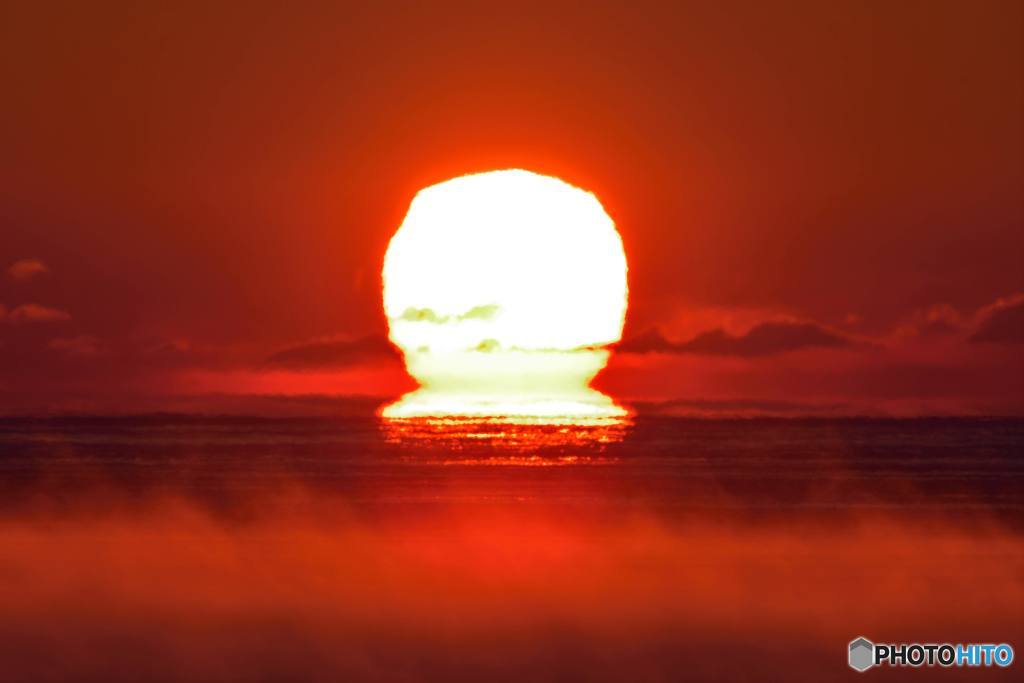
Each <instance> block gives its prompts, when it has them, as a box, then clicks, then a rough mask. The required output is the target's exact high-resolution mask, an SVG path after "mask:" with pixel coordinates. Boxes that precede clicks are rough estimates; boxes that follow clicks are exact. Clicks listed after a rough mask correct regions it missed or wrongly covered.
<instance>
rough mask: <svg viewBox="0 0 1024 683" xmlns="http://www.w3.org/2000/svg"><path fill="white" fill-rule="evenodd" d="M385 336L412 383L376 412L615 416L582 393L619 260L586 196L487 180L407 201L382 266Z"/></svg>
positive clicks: (619, 302)
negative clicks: (414, 382) (399, 352)
mask: <svg viewBox="0 0 1024 683" xmlns="http://www.w3.org/2000/svg"><path fill="white" fill-rule="evenodd" d="M383 275H384V311H385V314H386V315H387V319H388V326H389V329H390V337H391V340H392V341H393V342H394V343H395V344H396V345H397V346H398V347H399V348H401V350H402V351H403V353H404V355H405V360H406V366H407V368H408V370H409V372H410V374H412V376H413V377H414V378H416V380H417V381H418V382H419V383H420V385H421V388H420V389H419V390H417V391H415V392H412V393H411V394H408V395H406V396H405V397H403V398H402V399H401V400H399V401H398V402H396V403H394V404H392V405H390V406H388V407H387V408H385V410H384V415H385V416H387V417H412V416H425V415H431V416H449V415H470V416H481V415H505V416H555V415H566V416H573V415H575V416H594V415H598V416H600V415H608V416H612V415H619V414H622V412H623V411H622V409H621V408H619V407H618V406H616V405H615V404H614V403H613V402H612V401H611V399H609V398H608V397H607V396H604V395H603V394H600V393H599V392H597V391H595V390H593V389H591V388H589V382H590V380H591V379H593V377H594V375H595V374H596V373H597V372H598V371H600V369H601V368H602V367H604V364H605V362H606V361H607V357H608V351H607V350H606V349H605V348H604V347H605V346H607V345H608V344H611V343H614V342H616V341H618V340H619V339H620V337H621V335H622V325H623V321H624V318H625V313H626V300H627V284H626V258H625V254H624V252H623V249H622V240H621V239H620V237H619V234H618V232H616V230H615V224H614V223H613V222H612V220H611V218H609V216H608V214H607V213H605V211H604V209H603V208H602V206H601V204H600V202H598V200H597V198H596V197H594V195H592V194H590V193H589V192H585V191H584V190H581V189H579V188H576V187H573V186H572V185H569V184H568V183H565V182H563V181H561V180H559V179H557V178H552V177H549V176H542V175H538V174H535V173H530V172H528V171H521V170H507V171H492V172H489V173H480V174H476V175H469V176H463V177H460V178H455V179H453V180H449V181H446V182H443V183H440V184H438V185H434V186H432V187H428V188H426V189H424V190H422V191H421V192H419V194H417V195H416V197H415V199H413V202H412V205H411V206H410V207H409V212H408V214H407V215H406V217H405V220H404V221H403V222H402V225H401V227H400V228H399V229H398V232H397V233H396V234H395V236H394V237H393V238H392V240H391V243H390V245H389V246H388V250H387V254H386V256H385V259H384V273H383Z"/></svg>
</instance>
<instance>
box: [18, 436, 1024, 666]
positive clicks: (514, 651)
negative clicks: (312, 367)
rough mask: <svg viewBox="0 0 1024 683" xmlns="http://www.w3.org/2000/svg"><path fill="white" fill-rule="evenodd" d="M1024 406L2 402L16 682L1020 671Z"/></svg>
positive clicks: (1022, 643) (1023, 631)
mask: <svg viewBox="0 0 1024 683" xmlns="http://www.w3.org/2000/svg"><path fill="white" fill-rule="evenodd" d="M1022 446H1024V422H1022V421H1012V420H909V421H888V420H838V421H824V420H764V421H758V420H734V421H707V420H679V419H646V420H645V419H641V420H637V421H635V422H634V423H632V424H628V425H623V424H620V425H611V426H609V425H597V426H595V425H589V426H588V425H569V426H537V425H482V426H481V425H466V424H455V425H452V424H433V423H391V424H387V425H383V424H381V423H378V422H377V421H376V420H373V419H349V420H341V419H339V420H245V419H206V418H171V417H153V418H130V419H129V418H121V419H61V420H57V419H53V420H0V680H4V681H35V680H53V681H57V680H90V681H91V680H95V681H141V680H156V681H163V680H168V681H169V680H200V681H236V680H244V681H251V680H258V681H276V680H323V681H339V680H344V681H362V680H368V681H432V680H437V681H495V680H515V681H524V680H527V681H548V680H550V681H581V680H593V681H644V680H658V681H662V680H663V681H678V680H700V681H706V680H751V681H765V680H805V681H825V680H834V679H837V680H841V679H849V680H864V679H862V678H860V677H861V676H865V677H871V678H881V679H892V678H903V679H907V680H933V679H936V678H940V679H943V678H957V679H959V678H965V679H970V678H985V679H1000V680H1010V679H1012V678H1014V677H1015V675H1016V674H1018V673H1019V671H1018V669H1019V668H1020V666H1021V665H1022V662H1016V663H1015V664H1014V665H1013V666H1012V667H1011V668H1010V669H1009V670H995V669H986V670H977V669H949V670H944V669H943V670H940V669H921V670H913V669H911V670H895V669H891V670H875V671H870V672H868V673H866V674H857V673H855V672H853V671H852V670H850V669H849V668H848V667H847V665H846V645H847V642H848V641H849V640H851V639H853V638H854V637H856V636H859V635H864V636H867V637H868V638H871V639H873V640H876V641H903V640H909V641H921V642H936V641H938V642H945V641H952V642H958V641H963V642H1008V643H1010V644H1012V645H1014V646H1015V647H1016V648H1017V650H1018V654H1020V652H1021V648H1022V647H1024V638H1022V636H1024V619H1022V616H1024V496H1022V494H1021V491H1022V486H1021V484H1022V483H1024V448H1022Z"/></svg>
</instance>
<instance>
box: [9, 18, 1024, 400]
mask: <svg viewBox="0 0 1024 683" xmlns="http://www.w3.org/2000/svg"><path fill="white" fill-rule="evenodd" d="M38 4H39V3H36V5H38ZM681 4H682V3H651V4H649V5H645V4H643V3H629V4H628V6H627V5H624V4H622V3H614V4H603V3H596V2H595V3H587V4H586V7H585V8H584V7H583V5H580V4H579V3H571V4H560V3H557V2H550V1H549V2H544V3H537V4H528V3H515V4H512V5H505V6H499V5H494V4H493V3H472V4H471V3H465V4H462V3H460V4H449V3H427V4H425V5H426V6H421V5H420V4H409V5H399V4H387V6H386V7H385V6H378V3H359V4H355V6H353V7H343V6H340V4H335V5H334V6H331V7H326V6H325V7H319V8H314V7H313V6H312V4H309V3H301V5H302V6H301V7H288V6H285V5H283V4H281V3H267V4H266V6H261V5H262V3H246V4H245V6H244V7H242V6H238V5H229V4H225V5H223V6H220V7H210V6H207V4H206V3H166V5H165V6H164V7H162V8H160V9H157V8H156V5H155V4H153V3H144V4H142V5H132V4H130V3H124V4H123V5H121V6H118V5H115V4H104V5H103V8H102V9H100V8H97V7H96V6H93V5H86V4H83V3H67V5H66V6H64V7H61V6H60V3H44V4H43V5H44V6H33V4H31V3H21V4H20V6H17V7H15V6H12V4H10V3H9V4H8V6H5V7H4V8H2V9H0V85H2V87H3V93H4V95H3V98H4V105H3V106H2V107H0V150H2V153H0V230H2V235H3V239H2V240H0V260H2V263H0V267H2V268H3V271H2V272H0V306H2V308H0V312H2V315H0V318H2V319H0V412H4V413H11V412H36V411H42V410H108V409H109V410H126V409H140V410H148V409H165V408H171V409H184V410H190V409H197V410H205V409H220V408H224V407H225V406H228V407H229V408H230V407H232V406H236V405H240V404H236V403H231V402H230V401H227V399H218V401H220V402H219V403H216V404H214V403H210V402H209V401H210V400H212V399H209V398H207V399H204V400H205V401H207V402H203V401H190V400H189V399H187V398H186V397H188V396H193V395H196V394H210V393H216V394H236V395H251V394H257V395H261V394H262V395H277V394H289V395H299V394H316V395H319V394H326V395H349V394H367V393H371V394H377V395H393V394H394V393H396V392H399V391H401V390H402V389H404V388H407V387H408V380H407V379H405V378H404V376H403V373H402V371H401V368H400V367H399V366H397V365H396V364H395V362H394V361H393V360H392V359H390V358H389V357H388V356H387V354H386V353H381V351H380V349H381V345H380V344H379V342H378V341H377V340H379V338H380V337H381V335H383V334H384V332H385V326H384V320H383V316H382V313H381V305H380V276H379V271H380V265H381V260H382V258H383V252H384V249H385V248H386V246H387V241H388V239H389V238H390V235H391V234H392V232H393V230H394V229H395V227H396V226H397V225H398V223H399V222H400V220H401V218H402V215H403V214H404V212H405V209H406V207H407V206H408V202H409V200H410V199H411V197H412V195H413V194H414V193H415V191H416V190H418V189H419V188H421V187H423V186H426V185H429V184H431V183H434V182H438V181H440V180H444V179H446V178H449V177H452V176H455V175H460V174H463V173H467V172H472V171H480V170H488V169H493V168H507V167H522V168H528V169H531V170H536V171H539V172H544V173H550V174H554V175H557V176H560V177H562V178H564V179H566V180H568V181H569V182H572V183H573V184H576V185H579V186H581V187H584V188H587V189H589V190H592V191H594V192H595V193H596V194H597V195H598V197H599V198H600V199H601V200H602V202H603V203H604V205H605V207H606V208H607V209H608V211H609V213H610V214H611V215H612V216H613V217H614V218H615V220H616V222H617V224H618V227H619V230H620V232H621V234H622V236H623V239H624V242H625V245H626V250H627V255H628V258H629V263H630V287H631V299H630V311H629V314H628V319H627V338H628V340H627V342H626V343H625V344H624V346H623V349H622V350H621V352H620V353H619V354H617V355H616V357H615V358H614V359H613V361H612V364H611V366H610V367H609V369H608V370H607V371H606V373H605V374H604V375H603V376H602V377H600V378H599V385H600V386H602V387H604V388H606V389H608V390H609V391H612V392H614V393H615V394H616V395H618V396H621V397H624V398H626V399H628V400H631V401H634V402H636V401H639V402H651V401H674V402H673V403H670V404H664V405H663V406H662V407H663V408H664V407H666V405H667V406H670V407H672V409H677V410H682V411H697V412H722V411H726V412H729V411H737V412H743V411H747V410H752V411H758V410H768V411H770V412H786V413H789V412H801V411H813V412H819V411H825V412H879V413H901V414H903V413H910V414H918V413H932V412H943V413H945V412H968V413H986V412H995V413H1016V414H1020V413H1022V412H1024V354H1022V351H1024V345H1022V342H1024V323H1022V318H1024V304H1022V303H1021V299H1020V298H1019V297H1020V293H1022V292H1024V268H1022V267H1021V264H1022V263H1024V258H1022V257H1024V197H1022V191H1021V188H1022V187H1024V123H1022V122H1024V42H1022V38H1024V35H1022V33H1024V29H1022V27H1024V12H1022V9H1021V6H1020V4H1019V3H1014V2H975V3H969V2H959V3H943V2H928V3H910V2H906V3H861V2H848V3H847V2H844V3H792V2H784V3H754V2H749V3H701V4H700V5H696V4H694V5H688V6H684V7H680V6H677V5H681ZM364 5H365V6H364ZM371 5H372V6H371ZM655 330H656V331H657V332H655ZM716 330H722V331H721V332H716ZM311 345H312V346H311ZM260 405H264V404H260ZM265 405H270V404H269V403H268V404H265ZM281 405H282V404H280V403H274V406H275V408H274V409H275V410H276V409H279V408H280V406H281ZM288 405H289V406H291V407H288V408H287V409H288V410H306V409H313V408H312V406H315V405H318V404H316V403H315V401H312V400H309V401H306V402H303V403H301V405H300V406H299V407H298V408H296V407H295V403H294V402H292V403H288ZM332 405H333V404H332ZM210 406H214V407H210ZM332 409H333V408H332Z"/></svg>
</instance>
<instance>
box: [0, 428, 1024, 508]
mask: <svg viewBox="0 0 1024 683" xmlns="http://www.w3.org/2000/svg"><path fill="white" fill-rule="evenodd" d="M453 482H457V483H459V484H460V486H451V485H450V484H452V483H453ZM99 484H103V485H105V486H107V487H109V488H113V489H116V490H119V491H121V492H123V493H124V494H126V495H140V494H143V493H145V492H146V491H149V490H153V489H165V490H166V489H174V490H176V491H178V492H181V493H184V494H187V495H190V496H194V497H195V498H196V499H197V500H202V501H206V502H208V503H209V504H211V505H214V506H216V505H217V504H218V501H221V502H223V501H224V500H229V499H231V498H232V497H233V496H237V495H239V493H240V492H244V493H245V495H250V494H253V493H258V492H259V491H260V490H263V489H265V490H273V489H275V488H278V487H280V486H282V485H285V484H287V485H301V486H304V487H309V488H311V489H315V490H320V491H330V492H331V493H332V494H333V495H336V496H339V497H342V498H344V499H347V500H349V501H351V502H352V503H353V504H382V505H386V504H400V503H405V504H423V505H429V504H437V503H445V502H448V501H450V500H451V499H452V498H453V497H459V500H461V501H466V500H472V499H473V498H477V499H479V500H488V501H495V500H504V501H517V502H520V503H522V504H528V503H529V502H530V501H538V500H542V501H544V502H547V503H563V504H567V505H586V506H593V505H599V506H612V507H614V506H619V505H633V504H644V505H651V506H656V507H659V508H661V509H665V510H671V509H678V510H681V511H683V510H690V511H696V510H701V509H705V510H709V511H711V510H714V509H716V508H717V509H731V510H752V511H757V512H758V513H761V514H764V513H778V514H786V513H787V512H794V513H800V512H802V511H804V510H807V509H817V510H820V511H822V512H829V511H832V512H842V511H844V510H856V509H884V508H891V509H894V510H904V511H908V512H909V511H913V510H935V511H941V512H944V513H947V514H951V515H969V514H971V512H972V511H975V510H979V509H983V510H985V511H992V512H995V513H997V514H999V515H1000V516H1002V517H1004V518H1006V519H1007V520H1013V521H1020V519H1021V515H1022V510H1024V493H1022V492H1024V420H1019V419H913V420H875V419H843V420H821V419H806V420H781V419H780V420H774V419H771V420H769V419H766V420H756V419H754V420H750V419H737V420H703V419H679V418H639V419H634V420H632V421H629V422H628V423H612V424H603V425H602V424H598V425H586V424H583V425H522V424H520V425H509V424H480V423H463V422H444V423H438V422H392V423H386V422H381V421H379V420H378V419H376V418H338V419H247V418H207V417H170V416H153V417H130V418H53V419H6V420H0V486H2V487H3V492H4V495H3V497H2V498H3V500H2V501H0V505H14V504H17V502H18V500H19V499H20V498H23V497H25V496H32V495H35V494H37V493H38V491H39V490H40V487H44V488H47V489H51V490H60V491H63V492H64V494H65V495H67V496H70V497H71V498H73V497H74V495H75V491H81V490H84V489H87V488H88V487H89V486H92V485H99Z"/></svg>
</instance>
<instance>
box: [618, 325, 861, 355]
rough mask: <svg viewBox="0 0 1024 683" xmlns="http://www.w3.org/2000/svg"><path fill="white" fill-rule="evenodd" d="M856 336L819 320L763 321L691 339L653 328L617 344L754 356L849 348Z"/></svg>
mask: <svg viewBox="0 0 1024 683" xmlns="http://www.w3.org/2000/svg"><path fill="white" fill-rule="evenodd" d="M856 345H857V342H855V341H854V340H853V339H851V338H849V337H847V336H845V335H842V334H840V333H838V332H835V331H832V330H830V329H828V328H826V327H824V326H822V325H818V324H816V323H805V322H764V323H760V324H758V325H755V326H754V327H752V328H750V329H749V330H748V331H747V332H745V333H743V334H738V335H734V334H730V333H729V332H726V331H725V330H723V329H721V328H719V329H714V330H709V331H707V332H701V333H700V334H698V335H697V336H695V337H693V338H692V339H690V340H689V341H685V342H676V341H671V340H669V339H667V338H666V337H665V336H664V335H663V334H662V333H661V331H660V330H658V329H651V330H648V331H646V332H644V333H642V334H640V335H637V336H636V337H633V338H631V339H626V340H624V341H623V342H622V343H620V344H619V345H618V347H617V348H618V351H620V352H622V353H635V354H649V353H661V354H683V353H692V354H701V355H709V356H735V357H740V358H755V357H759V356H770V355H774V354H779V353H786V352H789V351H799V350H802V349H811V348H849V347H853V346H856Z"/></svg>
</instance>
